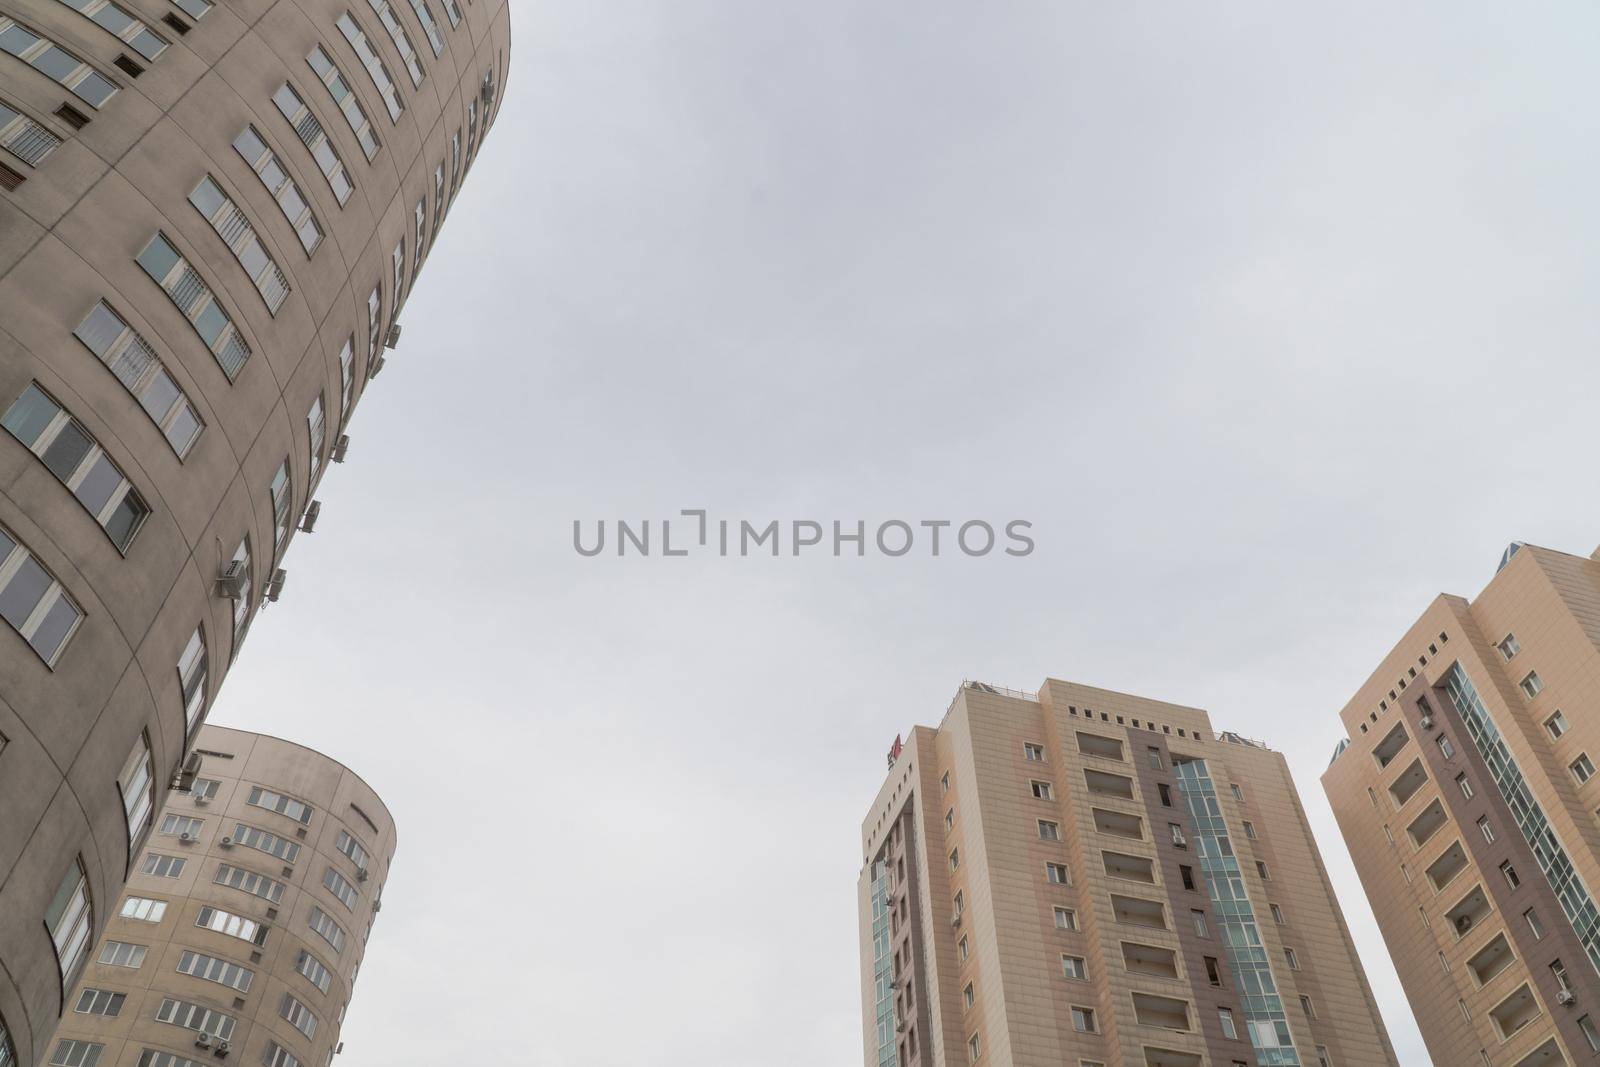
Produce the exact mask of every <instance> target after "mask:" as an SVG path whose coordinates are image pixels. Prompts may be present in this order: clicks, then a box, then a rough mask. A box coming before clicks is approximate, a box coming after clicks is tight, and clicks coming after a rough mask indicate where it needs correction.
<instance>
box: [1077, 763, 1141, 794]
mask: <svg viewBox="0 0 1600 1067" xmlns="http://www.w3.org/2000/svg"><path fill="white" fill-rule="evenodd" d="M1083 781H1084V784H1085V785H1087V786H1088V787H1089V792H1090V793H1092V794H1093V795H1095V796H1097V797H1119V798H1121V799H1122V800H1132V799H1133V779H1132V778H1129V777H1128V776H1127V775H1123V774H1107V773H1106V772H1105V771H1091V770H1088V769H1087V768H1086V769H1085V770H1084V772H1083Z"/></svg>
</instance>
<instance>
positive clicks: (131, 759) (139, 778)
mask: <svg viewBox="0 0 1600 1067" xmlns="http://www.w3.org/2000/svg"><path fill="white" fill-rule="evenodd" d="M117 790H118V792H120V793H121V794H122V814H123V816H124V817H125V820H126V822H127V826H128V858H130V859H132V858H133V854H134V853H135V852H137V851H139V842H140V841H141V840H142V839H143V838H144V832H145V830H146V829H147V828H148V827H149V826H150V815H151V812H152V811H153V810H154V805H155V772H154V764H153V763H152V761H151V758H150V738H149V735H147V734H145V733H143V732H141V733H140V734H139V739H138V740H137V741H135V742H134V743H133V751H132V752H129V753H128V759H127V762H125V763H123V765H122V773H121V774H119V775H117ZM0 1062H3V1061H0Z"/></svg>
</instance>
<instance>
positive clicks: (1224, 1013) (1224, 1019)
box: [1217, 1008, 1239, 1041]
mask: <svg viewBox="0 0 1600 1067" xmlns="http://www.w3.org/2000/svg"><path fill="white" fill-rule="evenodd" d="M1217 1018H1218V1021H1219V1022H1220V1023H1221V1024H1222V1036H1223V1037H1225V1038H1227V1039H1228V1040H1229V1041H1237V1040H1239V1029H1238V1027H1236V1026H1234V1024H1233V1011H1232V1010H1231V1009H1229V1008H1218V1009H1217Z"/></svg>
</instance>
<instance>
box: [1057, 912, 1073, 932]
mask: <svg viewBox="0 0 1600 1067" xmlns="http://www.w3.org/2000/svg"><path fill="white" fill-rule="evenodd" d="M1055 913H1056V929H1057V930H1076V929H1077V928H1078V913H1077V912H1075V911H1073V910H1072V909H1071V908H1059V907H1058V908H1056V910H1055Z"/></svg>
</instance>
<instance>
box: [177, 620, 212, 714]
mask: <svg viewBox="0 0 1600 1067" xmlns="http://www.w3.org/2000/svg"><path fill="white" fill-rule="evenodd" d="M208 666H209V663H208V660H207V657H206V635H205V630H204V629H203V628H202V627H196V628H195V631H194V633H193V634H191V635H190V636H189V643H188V645H186V646H185V647H184V650H183V655H182V656H180V657H178V683H179V685H180V686H181V687H182V692H183V714H184V722H185V723H187V725H188V728H189V731H190V732H191V733H193V732H194V728H195V727H196V726H198V725H199V723H200V716H201V714H202V713H203V712H204V711H205V707H206V681H207V668H208Z"/></svg>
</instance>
